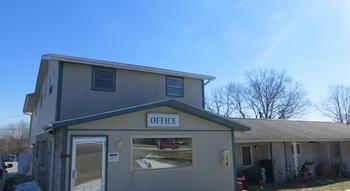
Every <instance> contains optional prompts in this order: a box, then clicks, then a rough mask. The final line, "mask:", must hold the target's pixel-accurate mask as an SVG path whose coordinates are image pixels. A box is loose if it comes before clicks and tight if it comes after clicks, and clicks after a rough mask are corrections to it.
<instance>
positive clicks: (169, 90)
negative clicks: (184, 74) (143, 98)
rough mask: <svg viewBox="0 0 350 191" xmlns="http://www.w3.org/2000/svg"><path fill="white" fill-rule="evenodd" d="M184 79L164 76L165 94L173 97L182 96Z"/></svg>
mask: <svg viewBox="0 0 350 191" xmlns="http://www.w3.org/2000/svg"><path fill="white" fill-rule="evenodd" d="M183 80H184V79H183V78H179V77H170V76H167V77H166V95H167V96H174V97H183V96H184V87H183V85H184V81H183Z"/></svg>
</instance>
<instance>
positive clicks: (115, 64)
mask: <svg viewBox="0 0 350 191" xmlns="http://www.w3.org/2000/svg"><path fill="white" fill-rule="evenodd" d="M42 59H43V60H58V61H64V62H70V63H79V64H86V65H94V66H103V67H111V68H118V69H124V70H133V71H140V72H148V73H156V74H165V75H173V76H180V77H186V78H194V79H201V80H214V79H215V77H214V76H209V75H203V74H195V73H189V72H180V71H175V70H167V69H161V68H155V67H149V66H140V65H134V64H126V63H121V62H112V61H105V60H96V59H91V58H81V57H75V56H66V55H59V54H46V55H43V56H42Z"/></svg>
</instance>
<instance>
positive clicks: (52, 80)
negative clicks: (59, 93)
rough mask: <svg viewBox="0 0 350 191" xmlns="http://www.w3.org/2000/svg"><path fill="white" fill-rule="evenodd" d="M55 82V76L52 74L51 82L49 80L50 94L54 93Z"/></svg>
mask: <svg viewBox="0 0 350 191" xmlns="http://www.w3.org/2000/svg"><path fill="white" fill-rule="evenodd" d="M53 84H54V79H53V76H51V78H50V82H49V95H51V94H52V91H53Z"/></svg>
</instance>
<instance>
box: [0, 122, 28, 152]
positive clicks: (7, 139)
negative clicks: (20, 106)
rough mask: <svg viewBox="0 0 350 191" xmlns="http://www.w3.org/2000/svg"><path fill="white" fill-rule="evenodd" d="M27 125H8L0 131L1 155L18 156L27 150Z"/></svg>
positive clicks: (22, 123)
mask: <svg viewBox="0 0 350 191" xmlns="http://www.w3.org/2000/svg"><path fill="white" fill-rule="evenodd" d="M28 140H29V124H28V123H27V122H25V121H18V122H16V123H10V124H8V125H6V126H5V127H3V128H1V129H0V152H1V154H3V155H5V156H6V155H10V154H16V155H18V154H20V153H22V152H25V151H26V150H27V149H28Z"/></svg>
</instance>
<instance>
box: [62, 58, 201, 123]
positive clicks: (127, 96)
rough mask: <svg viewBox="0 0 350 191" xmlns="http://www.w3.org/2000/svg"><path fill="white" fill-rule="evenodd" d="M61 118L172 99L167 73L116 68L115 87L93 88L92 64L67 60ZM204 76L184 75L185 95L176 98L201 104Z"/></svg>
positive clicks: (197, 104)
mask: <svg viewBox="0 0 350 191" xmlns="http://www.w3.org/2000/svg"><path fill="white" fill-rule="evenodd" d="M63 68H64V69H63V82H62V98H61V104H62V105H61V111H60V115H61V120H62V119H70V118H74V117H79V116H84V115H89V114H96V113H100V112H104V111H111V110H115V109H120V108H125V107H130V106H135V105H139V104H144V103H149V102H154V101H160V100H164V99H172V98H173V97H167V96H166V88H165V79H166V76H165V75H161V74H153V73H146V72H137V71H130V70H121V69H116V91H115V92H103V91H94V90H92V88H91V83H92V66H87V65H82V64H72V63H64V67H63ZM202 96H203V95H202V80H198V79H191V78H184V97H181V98H176V99H179V100H181V101H184V102H186V103H189V104H191V105H193V106H196V107H199V108H202V107H203V101H202V99H203V97H202Z"/></svg>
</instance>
